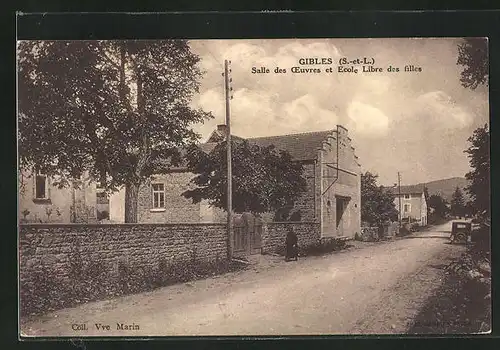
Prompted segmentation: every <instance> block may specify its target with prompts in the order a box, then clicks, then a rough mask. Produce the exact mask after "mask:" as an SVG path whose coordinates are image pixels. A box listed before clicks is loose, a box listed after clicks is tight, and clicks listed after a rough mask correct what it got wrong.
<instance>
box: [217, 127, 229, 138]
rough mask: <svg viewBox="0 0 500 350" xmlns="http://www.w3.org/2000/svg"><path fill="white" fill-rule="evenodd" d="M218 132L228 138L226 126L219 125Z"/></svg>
mask: <svg viewBox="0 0 500 350" xmlns="http://www.w3.org/2000/svg"><path fill="white" fill-rule="evenodd" d="M217 131H218V132H219V133H220V134H222V135H223V136H226V133H227V128H226V124H219V125H217Z"/></svg>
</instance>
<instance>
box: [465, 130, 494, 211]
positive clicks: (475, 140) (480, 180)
mask: <svg viewBox="0 0 500 350" xmlns="http://www.w3.org/2000/svg"><path fill="white" fill-rule="evenodd" d="M468 141H469V143H470V146H469V148H468V149H466V150H465V153H467V154H468V157H469V164H470V167H471V169H472V170H471V171H470V172H468V173H467V174H465V178H466V179H467V180H469V185H468V186H467V191H468V193H469V194H470V196H471V202H472V206H473V207H474V208H475V209H476V211H477V212H478V213H484V214H486V215H488V216H489V215H490V133H489V130H488V125H484V126H483V127H480V128H478V129H476V130H474V133H473V134H472V136H471V137H469V139H468Z"/></svg>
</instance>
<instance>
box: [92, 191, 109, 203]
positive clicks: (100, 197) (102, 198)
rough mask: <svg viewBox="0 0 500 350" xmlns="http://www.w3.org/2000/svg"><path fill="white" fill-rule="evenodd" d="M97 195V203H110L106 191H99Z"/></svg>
mask: <svg viewBox="0 0 500 350" xmlns="http://www.w3.org/2000/svg"><path fill="white" fill-rule="evenodd" d="M95 195H96V197H97V204H109V197H108V196H107V194H106V193H105V192H97V193H96V194H95Z"/></svg>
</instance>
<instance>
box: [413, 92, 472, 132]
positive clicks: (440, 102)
mask: <svg viewBox="0 0 500 350" xmlns="http://www.w3.org/2000/svg"><path fill="white" fill-rule="evenodd" d="M415 108H416V110H417V114H419V115H421V116H422V115H425V116H426V117H427V118H430V120H431V121H432V122H434V123H435V124H436V125H437V126H441V127H443V128H449V129H455V128H458V129H461V128H465V127H468V126H469V125H471V123H472V122H473V119H474V117H473V115H472V114H471V113H469V112H468V111H467V110H466V109H464V108H463V107H462V106H460V105H459V104H458V103H456V102H455V101H453V99H452V98H451V96H450V95H448V94H447V93H445V92H443V91H432V92H428V93H426V94H423V95H420V96H418V97H417V99H416V106H415Z"/></svg>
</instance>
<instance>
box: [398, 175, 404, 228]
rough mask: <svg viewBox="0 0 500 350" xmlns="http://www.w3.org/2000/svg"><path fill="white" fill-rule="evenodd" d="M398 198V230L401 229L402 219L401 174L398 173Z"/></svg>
mask: <svg viewBox="0 0 500 350" xmlns="http://www.w3.org/2000/svg"><path fill="white" fill-rule="evenodd" d="M398 198H399V228H400V229H401V219H402V217H403V208H401V174H400V173H399V171H398Z"/></svg>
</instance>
